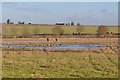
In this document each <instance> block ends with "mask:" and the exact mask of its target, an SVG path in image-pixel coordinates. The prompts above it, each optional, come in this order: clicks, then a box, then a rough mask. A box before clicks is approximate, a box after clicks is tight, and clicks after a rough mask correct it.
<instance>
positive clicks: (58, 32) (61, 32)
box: [52, 26, 64, 35]
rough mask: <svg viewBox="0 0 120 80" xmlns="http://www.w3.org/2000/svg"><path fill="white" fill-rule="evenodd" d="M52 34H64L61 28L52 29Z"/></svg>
mask: <svg viewBox="0 0 120 80" xmlns="http://www.w3.org/2000/svg"><path fill="white" fill-rule="evenodd" d="M52 33H53V34H55V35H60V34H64V30H63V29H62V27H60V26H56V27H54V28H52Z"/></svg>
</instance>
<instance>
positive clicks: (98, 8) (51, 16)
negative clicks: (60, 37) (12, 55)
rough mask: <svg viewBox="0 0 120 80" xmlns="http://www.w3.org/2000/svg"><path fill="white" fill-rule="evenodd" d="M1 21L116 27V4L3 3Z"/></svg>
mask: <svg viewBox="0 0 120 80" xmlns="http://www.w3.org/2000/svg"><path fill="white" fill-rule="evenodd" d="M2 19H3V22H6V20H7V19H10V20H11V21H13V22H16V23H17V22H18V21H25V22H26V23H29V22H31V23H35V24H55V23H56V22H65V23H66V22H71V21H74V22H75V23H78V22H79V23H80V24H83V25H117V24H118V3H117V2H3V3H2Z"/></svg>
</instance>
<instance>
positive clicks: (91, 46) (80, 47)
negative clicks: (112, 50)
mask: <svg viewBox="0 0 120 80" xmlns="http://www.w3.org/2000/svg"><path fill="white" fill-rule="evenodd" d="M2 47H5V48H18V49H57V50H58V49H89V48H104V47H103V46H99V45H78V44H63V45H56V46H24V45H10V44H9V45H2Z"/></svg>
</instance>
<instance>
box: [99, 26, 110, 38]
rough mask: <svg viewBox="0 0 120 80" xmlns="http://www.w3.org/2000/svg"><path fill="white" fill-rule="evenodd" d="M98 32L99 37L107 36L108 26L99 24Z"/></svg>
mask: <svg viewBox="0 0 120 80" xmlns="http://www.w3.org/2000/svg"><path fill="white" fill-rule="evenodd" d="M97 33H98V36H99V37H105V36H106V35H107V33H108V27H107V26H103V25H102V26H99V27H98V29H97Z"/></svg>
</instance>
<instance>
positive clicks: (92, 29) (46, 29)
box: [2, 24, 118, 35]
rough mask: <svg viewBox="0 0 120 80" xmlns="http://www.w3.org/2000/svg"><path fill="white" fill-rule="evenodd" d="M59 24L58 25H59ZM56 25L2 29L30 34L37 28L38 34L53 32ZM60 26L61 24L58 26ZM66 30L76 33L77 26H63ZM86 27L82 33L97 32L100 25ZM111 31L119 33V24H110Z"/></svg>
mask: <svg viewBox="0 0 120 80" xmlns="http://www.w3.org/2000/svg"><path fill="white" fill-rule="evenodd" d="M57 26H58V25H57ZM54 27H55V25H42V24H41V25H35V24H33V25H27V24H24V25H18V24H17V25H14V24H9V25H3V27H2V31H3V35H14V34H16V35H22V33H23V32H24V31H26V32H29V34H34V30H37V31H36V33H38V34H52V33H53V32H52V28H54ZM58 27H60V26H58ZM61 27H62V29H63V30H64V34H73V33H76V32H77V31H76V28H77V26H61ZM83 27H84V29H83V31H82V32H81V33H87V34H95V33H96V31H97V29H98V26H83ZM108 27H109V28H108V29H109V32H113V33H118V27H117V26H108Z"/></svg>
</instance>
